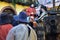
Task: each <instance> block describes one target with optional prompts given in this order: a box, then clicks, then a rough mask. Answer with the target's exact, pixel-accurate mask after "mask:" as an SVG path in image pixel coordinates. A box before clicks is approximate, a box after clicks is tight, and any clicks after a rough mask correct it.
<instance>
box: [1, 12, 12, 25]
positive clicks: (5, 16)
mask: <svg viewBox="0 0 60 40" xmlns="http://www.w3.org/2000/svg"><path fill="white" fill-rule="evenodd" d="M10 17H11V16H10V15H9V14H8V13H6V12H3V13H1V15H0V19H1V20H0V24H8V23H10V22H11V19H10Z"/></svg>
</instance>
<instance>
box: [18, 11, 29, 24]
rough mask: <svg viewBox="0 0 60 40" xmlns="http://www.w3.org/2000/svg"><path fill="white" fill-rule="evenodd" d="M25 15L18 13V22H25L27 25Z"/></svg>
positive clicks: (24, 13)
mask: <svg viewBox="0 0 60 40" xmlns="http://www.w3.org/2000/svg"><path fill="white" fill-rule="evenodd" d="M27 17H28V16H27V14H26V12H20V13H19V21H20V22H25V23H27V22H28V21H27Z"/></svg>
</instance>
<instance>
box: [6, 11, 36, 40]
mask: <svg viewBox="0 0 60 40" xmlns="http://www.w3.org/2000/svg"><path fill="white" fill-rule="evenodd" d="M27 17H28V16H27V14H26V12H20V14H19V21H20V24H19V25H17V26H15V27H14V28H12V29H11V30H10V31H9V33H8V35H7V38H6V40H37V36H36V33H35V31H34V30H33V29H32V28H31V27H30V26H29V25H28V21H27Z"/></svg>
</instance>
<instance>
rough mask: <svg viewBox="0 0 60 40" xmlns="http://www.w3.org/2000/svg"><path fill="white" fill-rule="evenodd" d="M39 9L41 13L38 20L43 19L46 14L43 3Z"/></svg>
mask: <svg viewBox="0 0 60 40" xmlns="http://www.w3.org/2000/svg"><path fill="white" fill-rule="evenodd" d="M41 11H42V13H41V15H40V17H39V18H38V20H39V19H40V20H42V21H43V19H44V17H46V16H48V14H47V7H46V6H44V5H41Z"/></svg>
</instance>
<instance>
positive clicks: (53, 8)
mask: <svg viewBox="0 0 60 40" xmlns="http://www.w3.org/2000/svg"><path fill="white" fill-rule="evenodd" d="M53 9H55V0H53Z"/></svg>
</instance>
